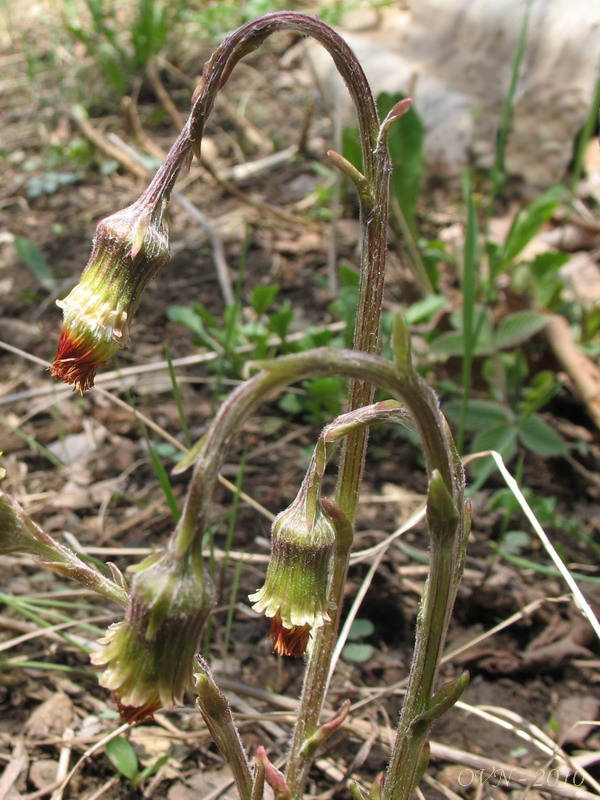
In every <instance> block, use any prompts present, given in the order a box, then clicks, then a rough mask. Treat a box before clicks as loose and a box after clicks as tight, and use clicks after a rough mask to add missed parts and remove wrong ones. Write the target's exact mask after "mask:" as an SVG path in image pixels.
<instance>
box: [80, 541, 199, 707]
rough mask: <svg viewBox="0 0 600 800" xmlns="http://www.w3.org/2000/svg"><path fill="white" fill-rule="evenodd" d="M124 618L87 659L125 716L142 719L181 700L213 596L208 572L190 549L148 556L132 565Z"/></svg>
mask: <svg viewBox="0 0 600 800" xmlns="http://www.w3.org/2000/svg"><path fill="white" fill-rule="evenodd" d="M136 569H137V571H136V574H135V577H134V579H133V581H132V586H131V595H130V601H129V605H128V607H127V611H126V613H125V619H124V620H123V621H122V622H118V623H115V624H113V625H111V626H110V628H109V629H108V633H107V635H106V636H105V637H104V638H102V639H100V644H102V645H103V647H102V650H100V651H99V652H97V653H94V654H92V663H93V664H96V665H101V666H104V672H103V673H102V675H101V676H100V685H101V686H104V687H106V688H107V689H110V690H111V691H112V692H113V694H114V696H115V700H116V701H117V704H118V706H119V711H120V713H121V717H122V718H123V720H124V721H125V722H143V720H144V719H147V718H148V717H150V716H152V714H153V713H154V712H155V711H157V710H158V709H159V708H163V707H164V708H172V707H173V706H175V705H180V704H181V703H182V702H183V696H184V693H185V690H186V689H187V688H188V687H189V686H191V684H192V679H193V675H192V670H193V666H194V657H195V655H196V652H197V650H198V645H199V642H200V635H201V633H202V629H203V627H204V623H205V622H206V619H207V617H208V615H209V613H210V610H211V608H212V605H213V602H214V590H213V586H212V583H211V581H210V577H209V576H208V575H207V574H206V572H205V570H204V567H203V566H202V564H201V563H200V561H199V560H198V559H196V558H195V557H194V555H193V554H192V553H191V552H190V553H186V554H185V555H184V556H183V557H181V558H178V559H177V558H175V557H174V556H173V555H172V554H171V553H170V552H168V551H167V552H165V553H163V554H162V555H155V556H151V557H150V558H149V559H146V561H144V562H143V563H142V564H140V565H139V566H138V567H137V568H136Z"/></svg>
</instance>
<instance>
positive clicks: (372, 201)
mask: <svg viewBox="0 0 600 800" xmlns="http://www.w3.org/2000/svg"><path fill="white" fill-rule="evenodd" d="M280 30H292V31H294V32H296V33H300V34H301V35H308V36H311V37H312V38H314V39H316V40H317V41H318V42H319V43H320V44H321V45H323V47H325V49H326V50H327V51H328V52H329V54H330V55H331V57H332V59H333V61H334V63H335V65H336V67H337V69H338V71H339V73H340V75H341V76H342V78H343V80H344V82H345V83H346V86H347V88H348V91H349V92H350V95H351V97H352V100H353V102H354V106H355V108H356V113H357V118H358V128H359V135H360V140H361V149H362V154H363V161H364V164H363V170H364V177H365V184H366V187H367V189H368V192H367V193H366V194H364V195H363V194H361V195H360V198H359V199H360V204H361V225H362V256H361V269H360V283H359V301H358V309H357V321H356V329H355V332H354V342H353V346H354V348H355V349H356V350H359V351H363V352H366V353H376V352H378V350H379V334H380V319H381V305H382V300H383V283H384V274H385V253H386V246H387V217H388V183H389V173H390V160H389V154H388V150H387V145H386V141H385V138H386V137H385V130H383V129H381V128H380V123H379V116H378V113H377V107H376V104H375V101H374V98H373V95H372V92H371V89H370V86H369V83H368V81H367V79H366V77H365V74H364V72H363V70H362V67H361V66H360V64H359V62H358V61H357V59H356V57H355V56H354V54H353V53H352V51H351V49H350V48H349V46H348V45H347V44H346V42H345V41H344V40H343V39H342V38H341V37H340V36H339V35H338V34H337V33H335V31H333V30H332V29H331V28H330V27H329V26H328V25H326V24H325V23H323V22H321V21H320V20H319V19H317V18H316V17H311V16H308V15H306V14H301V13H297V12H292V11H281V12H274V13H272V14H266V15H265V16H263V17H260V18H259V19H256V20H252V21H251V22H248V23H247V24H246V25H243V26H241V27H240V28H239V29H238V30H237V31H235V32H234V33H232V34H231V35H230V36H228V37H227V38H226V39H225V40H224V41H223V43H222V44H221V45H220V46H219V47H218V48H217V50H216V51H215V52H214V54H213V55H212V57H211V58H210V60H209V61H208V62H207V64H206V65H205V69H204V72H203V74H202V77H201V79H200V82H199V85H198V87H197V90H196V92H195V94H194V104H193V107H192V112H191V114H190V117H189V119H188V121H187V123H186V127H185V129H184V130H183V131H182V134H181V135H180V137H179V138H178V139H177V141H176V142H175V144H174V145H173V148H172V150H171V152H170V153H169V155H168V157H167V159H166V161H165V163H164V164H163V167H162V168H161V170H159V172H158V173H157V175H156V177H155V179H154V180H153V182H152V183H151V185H150V187H149V188H148V190H147V191H148V192H149V193H152V192H156V191H159V192H160V191H164V192H165V195H164V196H168V193H169V192H170V191H171V188H172V186H173V184H174V182H175V180H176V178H177V174H178V172H179V170H180V168H181V165H182V164H183V163H184V162H185V160H186V159H187V158H188V154H189V150H190V148H193V149H194V151H195V152H196V154H199V152H200V141H201V139H202V135H203V132H204V126H205V124H206V120H207V119H208V116H209V114H210V112H211V110H212V107H213V104H214V101H215V98H216V95H217V92H218V91H219V89H221V88H222V86H223V85H224V84H225V82H226V81H227V79H228V77H229V75H230V74H231V71H232V69H233V68H234V66H235V65H236V64H237V62H238V61H239V60H240V59H241V58H242V57H243V56H244V55H246V54H248V53H250V52H251V51H253V50H255V49H256V48H257V47H258V46H259V45H260V44H262V42H263V41H264V40H265V39H266V38H267V37H268V36H270V35H271V34H272V33H274V32H276V31H280ZM372 399H373V388H372V386H371V385H370V384H369V383H368V382H365V381H364V380H363V379H362V378H361V377H360V376H359V377H355V378H353V380H352V381H351V384H350V390H349V402H348V408H349V410H355V409H357V408H360V407H362V406H365V405H368V404H369V403H370V402H371V401H372ZM366 447H367V433H366V431H365V430H361V431H357V432H355V433H353V434H351V435H350V437H348V439H347V440H346V442H345V445H344V448H343V451H342V457H341V463H340V468H339V473H338V489H337V493H336V495H337V502H338V505H339V506H340V507H341V509H342V510H343V511H344V512H345V514H346V516H347V517H348V518H349V519H350V520H351V521H353V520H354V517H355V513H356V505H357V501H358V488H359V484H360V479H361V476H362V470H363V464H364V457H365V452H366ZM204 452H205V453H208V452H209V451H208V450H207V449H206V448H205V449H204ZM206 467H207V465H206V464H205V463H201V461H199V462H198V464H197V466H196V469H195V470H194V476H193V478H192V482H191V486H190V491H189V494H188V498H187V500H186V504H185V508H184V512H183V516H182V520H181V522H180V525H179V526H178V530H177V531H176V536H175V537H174V546H175V547H176V550H177V551H178V552H181V551H183V550H185V549H186V548H187V547H188V546H189V543H190V541H192V540H193V538H194V536H195V531H196V530H197V526H198V517H199V516H201V517H202V516H203V515H204V514H205V512H206V507H205V506H204V507H203V505H202V504H203V503H207V500H206V498H207V496H208V495H207V491H206V488H204V489H201V488H200V487H202V484H203V483H204V482H205V480H206ZM209 472H210V473H211V474H212V472H213V470H212V469H210V470H209ZM348 562H349V552H348V554H347V555H346V556H345V557H344V558H343V559H342V563H340V564H338V565H337V567H336V573H337V575H338V580H336V581H335V582H334V586H335V596H334V597H333V598H332V600H333V602H334V603H335V604H336V608H337V611H336V613H335V617H334V619H333V621H332V622H331V623H329V624H328V625H326V626H324V627H323V628H322V629H320V631H319V633H318V634H317V641H316V642H315V646H314V647H313V648H312V651H311V655H310V658H309V663H308V665H307V670H306V674H305V682H304V688H303V692H302V696H301V700H300V713H299V718H298V723H297V725H296V728H295V732H294V737H293V742H292V747H291V754H290V760H289V763H288V771H287V780H288V783H289V785H290V788H291V792H292V797H293V798H298V797H301V795H302V792H303V788H304V782H305V778H306V769H305V766H306V764H304V762H303V759H302V757H301V749H302V746H303V743H304V740H305V739H306V737H307V735H309V736H310V735H311V734H312V733H314V730H315V729H316V726H317V724H318V720H319V717H320V714H321V709H322V706H323V702H324V698H325V690H326V683H327V675H328V671H329V661H330V659H331V654H332V652H333V647H334V644H335V637H336V635H337V630H338V627H339V618H340V613H341V608H342V600H343V589H344V585H345V578H346V574H347V569H348Z"/></svg>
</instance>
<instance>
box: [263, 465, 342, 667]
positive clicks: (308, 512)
mask: <svg viewBox="0 0 600 800" xmlns="http://www.w3.org/2000/svg"><path fill="white" fill-rule="evenodd" d="M334 546H335V529H334V526H333V524H332V522H331V520H330V518H329V517H328V515H327V514H326V513H325V511H324V509H323V507H322V505H321V503H320V501H319V500H318V497H317V498H316V497H315V494H314V487H312V488H311V487H310V485H309V484H308V481H306V480H305V482H304V483H303V485H302V487H301V489H300V492H299V493H298V496H297V497H296V499H295V500H294V502H293V503H292V504H291V505H290V506H289V507H288V508H286V509H285V511H282V512H281V514H279V515H278V516H277V517H276V518H275V520H274V521H273V528H272V533H271V561H270V562H269V566H268V568H267V575H266V578H265V583H264V585H263V587H262V588H261V589H259V591H257V592H255V593H254V594H252V595H250V600H251V601H252V602H253V603H254V605H253V606H252V608H253V609H254V611H257V612H258V613H264V615H265V616H266V617H269V618H270V619H271V631H270V638H271V639H272V641H273V649H274V650H275V651H276V652H277V653H279V654H280V655H293V656H301V655H302V654H303V653H304V651H305V649H306V646H307V644H308V640H309V637H310V633H311V631H312V630H314V629H316V628H319V627H320V626H321V625H323V623H324V622H328V621H329V619H330V617H329V610H330V608H329V601H328V590H329V581H330V571H331V560H332V555H333V551H334Z"/></svg>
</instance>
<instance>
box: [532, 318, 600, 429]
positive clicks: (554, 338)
mask: <svg viewBox="0 0 600 800" xmlns="http://www.w3.org/2000/svg"><path fill="white" fill-rule="evenodd" d="M545 333H546V338H547V339H548V343H549V344H550V347H551V348H552V350H553V351H554V355H555V356H556V358H557V359H558V361H559V362H560V364H561V365H562V366H563V367H564V369H565V370H566V372H567V374H568V375H569V377H570V378H571V380H572V381H573V385H574V386H575V388H576V389H577V391H578V392H579V395H580V397H581V400H582V401H583V402H584V403H585V407H586V408H587V411H588V413H589V415H590V417H591V418H592V420H593V422H594V424H595V425H596V427H597V428H599V429H600V368H599V367H598V365H597V364H594V362H593V361H592V360H591V359H590V358H588V357H587V356H586V355H585V353H582V352H581V350H580V349H579V348H578V347H577V345H576V344H575V342H574V341H573V337H572V336H571V331H570V329H569V323H568V322H567V320H566V319H565V318H564V317H560V316H558V314H552V315H551V316H550V318H549V321H548V324H547V325H546V327H545Z"/></svg>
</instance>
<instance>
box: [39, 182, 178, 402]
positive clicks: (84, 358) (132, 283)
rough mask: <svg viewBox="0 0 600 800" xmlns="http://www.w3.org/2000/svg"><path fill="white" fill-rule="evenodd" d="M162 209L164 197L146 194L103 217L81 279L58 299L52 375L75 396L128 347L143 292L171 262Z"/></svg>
mask: <svg viewBox="0 0 600 800" xmlns="http://www.w3.org/2000/svg"><path fill="white" fill-rule="evenodd" d="M165 211H166V203H165V201H164V200H163V199H160V198H157V196H156V195H155V194H154V193H152V194H147V193H145V194H144V195H142V196H141V197H140V198H139V199H138V200H136V202H135V203H132V205H130V206H128V207H127V208H124V209H123V210H121V211H117V212H116V213H115V214H111V216H109V217H106V218H105V219H103V220H101V221H100V222H99V223H98V226H97V228H96V235H95V237H94V242H93V247H92V253H91V255H90V259H89V261H88V263H87V266H86V268H85V270H84V271H83V274H82V276H81V279H80V281H79V283H78V284H77V286H75V288H74V289H73V290H72V291H71V292H70V293H69V294H68V295H67V296H66V297H65V298H64V300H57V305H58V306H59V307H60V308H62V309H63V328H62V332H61V335H60V340H59V343H58V348H57V351H56V355H55V356H54V361H53V363H52V367H51V373H52V375H53V377H55V378H60V379H61V380H63V381H64V382H65V383H70V384H73V385H74V387H75V389H76V390H77V391H78V392H79V394H83V393H84V391H85V390H86V389H89V388H91V387H92V386H93V385H94V377H95V375H96V371H97V369H98V367H99V366H100V364H102V363H103V362H104V361H107V360H108V359H110V358H112V356H114V354H115V353H116V352H117V351H118V350H119V349H120V348H121V347H126V346H127V345H128V343H129V328H130V325H131V320H132V317H133V315H134V313H135V311H136V309H137V306H138V304H139V301H140V297H141V295H142V292H143V290H144V288H145V287H146V285H147V284H148V282H149V281H150V280H152V278H154V277H155V276H156V274H157V273H158V272H159V271H160V270H161V269H162V267H164V265H165V264H166V263H167V261H168V260H169V237H168V230H167V224H166V220H165Z"/></svg>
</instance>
